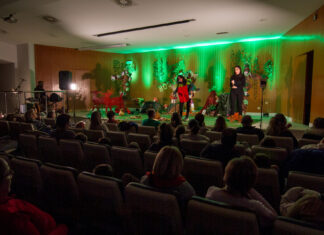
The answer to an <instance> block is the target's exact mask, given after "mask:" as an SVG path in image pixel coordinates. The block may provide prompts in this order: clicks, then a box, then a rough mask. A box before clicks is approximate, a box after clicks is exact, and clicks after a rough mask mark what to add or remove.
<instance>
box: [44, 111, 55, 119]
mask: <svg viewBox="0 0 324 235" xmlns="http://www.w3.org/2000/svg"><path fill="white" fill-rule="evenodd" d="M46 117H47V118H52V119H54V118H55V110H54V111H49V112H48V113H47V116H46Z"/></svg>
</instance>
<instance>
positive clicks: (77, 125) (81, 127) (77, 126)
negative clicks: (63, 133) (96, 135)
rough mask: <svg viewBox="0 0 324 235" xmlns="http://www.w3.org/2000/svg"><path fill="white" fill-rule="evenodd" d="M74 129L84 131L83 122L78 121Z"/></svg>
mask: <svg viewBox="0 0 324 235" xmlns="http://www.w3.org/2000/svg"><path fill="white" fill-rule="evenodd" d="M75 128H80V129H84V128H85V122H84V121H79V122H77V123H76V124H75Z"/></svg>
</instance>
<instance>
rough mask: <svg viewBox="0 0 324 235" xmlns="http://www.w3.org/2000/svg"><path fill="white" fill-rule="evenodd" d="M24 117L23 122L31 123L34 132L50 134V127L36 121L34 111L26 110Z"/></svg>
mask: <svg viewBox="0 0 324 235" xmlns="http://www.w3.org/2000/svg"><path fill="white" fill-rule="evenodd" d="M24 116H25V122H26V123H31V124H32V125H33V127H34V128H35V129H36V130H38V131H42V132H45V133H47V134H50V133H51V131H52V129H51V128H50V127H48V126H47V125H45V124H44V123H43V122H41V121H39V120H37V114H36V111H35V109H33V108H32V109H28V110H27V112H26V113H25V115H24Z"/></svg>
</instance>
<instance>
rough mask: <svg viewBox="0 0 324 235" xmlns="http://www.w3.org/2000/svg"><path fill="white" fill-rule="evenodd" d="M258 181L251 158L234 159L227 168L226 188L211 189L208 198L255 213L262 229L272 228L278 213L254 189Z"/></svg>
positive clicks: (212, 187)
mask: <svg viewBox="0 0 324 235" xmlns="http://www.w3.org/2000/svg"><path fill="white" fill-rule="evenodd" d="M256 179H257V167H256V165H255V164H254V162H253V161H252V160H251V159H250V158H249V157H240V158H235V159H232V160H231V161H230V162H229V163H228V165H227V166H226V168H225V174H224V183H225V187H224V188H218V187H216V186H211V187H209V189H208V191H207V194H206V198H209V199H212V200H215V201H220V202H225V203H228V204H230V205H233V206H237V207H243V208H246V209H248V210H251V211H254V212H255V213H256V216H257V217H258V219H259V221H260V225H261V228H265V227H270V226H271V225H272V223H273V221H274V220H275V219H276V217H277V213H276V211H275V210H274V209H273V208H272V206H271V205H270V204H269V203H268V202H267V201H266V200H265V199H264V198H263V197H262V196H261V194H259V193H258V192H257V191H256V190H255V189H254V188H253V187H254V185H255V182H256Z"/></svg>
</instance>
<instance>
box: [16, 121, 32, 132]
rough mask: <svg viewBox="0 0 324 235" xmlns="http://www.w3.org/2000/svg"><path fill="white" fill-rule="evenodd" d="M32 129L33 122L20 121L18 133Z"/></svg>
mask: <svg viewBox="0 0 324 235" xmlns="http://www.w3.org/2000/svg"><path fill="white" fill-rule="evenodd" d="M33 130H34V126H33V124H31V123H24V122H21V123H20V132H19V133H27V132H30V131H33Z"/></svg>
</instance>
